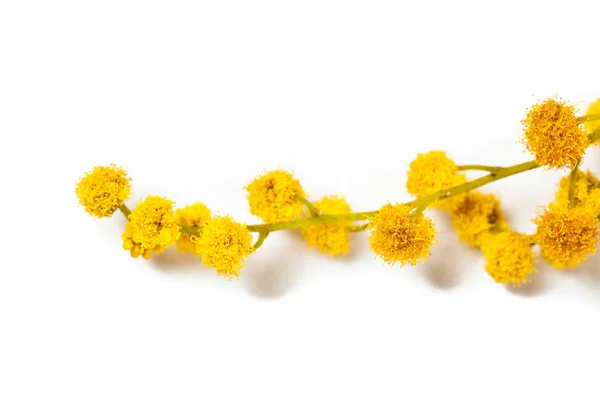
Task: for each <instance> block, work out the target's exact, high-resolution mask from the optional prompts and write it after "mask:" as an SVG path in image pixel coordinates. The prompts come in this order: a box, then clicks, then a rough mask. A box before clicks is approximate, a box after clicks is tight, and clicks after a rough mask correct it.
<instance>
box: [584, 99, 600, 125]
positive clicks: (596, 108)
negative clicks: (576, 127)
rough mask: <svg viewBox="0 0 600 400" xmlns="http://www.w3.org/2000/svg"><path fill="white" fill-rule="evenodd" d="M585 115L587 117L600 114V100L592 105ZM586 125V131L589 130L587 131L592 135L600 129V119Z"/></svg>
mask: <svg viewBox="0 0 600 400" xmlns="http://www.w3.org/2000/svg"><path fill="white" fill-rule="evenodd" d="M585 114H586V115H592V114H600V99H598V100H596V101H595V102H593V103H592V104H590V107H589V108H588V109H587V112H586V113H585ZM584 125H585V129H587V131H588V132H589V133H592V132H594V131H596V130H598V129H600V119H596V120H593V121H587V122H585V123H584Z"/></svg>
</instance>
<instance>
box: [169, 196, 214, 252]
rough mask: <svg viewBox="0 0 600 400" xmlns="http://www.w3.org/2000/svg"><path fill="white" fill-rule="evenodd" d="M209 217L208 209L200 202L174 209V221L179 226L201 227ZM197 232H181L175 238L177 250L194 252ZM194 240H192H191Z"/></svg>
mask: <svg viewBox="0 0 600 400" xmlns="http://www.w3.org/2000/svg"><path fill="white" fill-rule="evenodd" d="M209 219H210V210H209V209H208V207H206V206H205V205H204V204H202V203H195V204H192V205H191V206H186V207H183V208H179V209H177V210H175V222H176V223H177V225H179V226H181V227H201V226H202V225H203V224H204V222H206V221H208V220H209ZM192 236H194V237H197V236H199V234H190V233H182V234H181V236H179V239H177V251H180V252H182V253H192V254H196V243H195V238H194V239H192ZM192 240H194V241H192Z"/></svg>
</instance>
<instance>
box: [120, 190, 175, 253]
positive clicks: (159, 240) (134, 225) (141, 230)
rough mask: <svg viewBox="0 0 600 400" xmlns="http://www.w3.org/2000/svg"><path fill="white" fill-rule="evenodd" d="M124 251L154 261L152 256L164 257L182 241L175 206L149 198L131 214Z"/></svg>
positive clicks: (166, 201) (124, 234)
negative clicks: (159, 254)
mask: <svg viewBox="0 0 600 400" xmlns="http://www.w3.org/2000/svg"><path fill="white" fill-rule="evenodd" d="M122 238H123V248H124V249H125V250H129V251H130V253H131V256H132V257H138V256H140V255H142V256H143V257H144V258H146V259H148V258H150V255H151V252H154V253H157V254H158V253H161V252H162V251H164V249H165V248H167V247H169V246H171V245H173V244H174V243H175V241H176V240H177V239H178V238H179V226H178V225H177V224H176V223H175V215H174V214H173V202H172V201H170V200H167V199H165V198H164V197H160V196H148V197H146V198H145V199H144V200H142V201H141V202H140V204H138V205H137V207H136V208H135V209H134V210H133V211H132V212H131V214H129V221H128V222H127V224H126V225H125V232H124V233H123V235H122Z"/></svg>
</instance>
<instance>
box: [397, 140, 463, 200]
mask: <svg viewBox="0 0 600 400" xmlns="http://www.w3.org/2000/svg"><path fill="white" fill-rule="evenodd" d="M407 174H408V178H407V180H406V190H408V193H410V194H412V195H413V196H416V197H417V198H419V197H424V196H427V195H429V194H432V193H434V192H437V191H438V190H442V189H445V188H449V187H452V186H456V185H460V184H461V183H465V182H466V177H465V176H464V175H463V174H461V173H460V172H459V170H458V167H457V166H456V164H455V163H454V161H452V160H451V159H450V158H448V156H446V152H444V151H430V152H428V153H425V154H419V155H417V158H416V159H415V160H414V161H413V162H411V163H410V169H409V170H408V172H407Z"/></svg>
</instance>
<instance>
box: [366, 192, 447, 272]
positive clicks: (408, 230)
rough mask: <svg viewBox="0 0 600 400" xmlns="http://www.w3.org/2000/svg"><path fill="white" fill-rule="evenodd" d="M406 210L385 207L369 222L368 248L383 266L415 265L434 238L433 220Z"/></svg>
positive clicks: (427, 250)
mask: <svg viewBox="0 0 600 400" xmlns="http://www.w3.org/2000/svg"><path fill="white" fill-rule="evenodd" d="M410 211H411V209H410V207H408V206H406V205H404V204H395V205H392V204H386V205H384V206H383V207H381V209H380V210H379V211H378V212H377V214H376V215H375V217H374V218H373V219H372V220H371V223H370V225H369V229H370V230H371V236H370V237H369V245H370V246H371V249H372V250H373V252H374V253H375V254H376V255H377V256H379V257H380V258H381V259H382V260H383V261H385V262H386V263H389V264H395V263H400V266H402V265H404V264H411V265H415V264H417V263H418V262H421V261H425V260H427V258H428V257H429V255H430V248H431V246H432V245H433V243H434V241H435V235H436V230H435V227H434V224H433V221H432V220H431V219H429V218H427V217H425V216H423V215H422V214H419V215H416V216H413V215H411V213H410Z"/></svg>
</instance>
